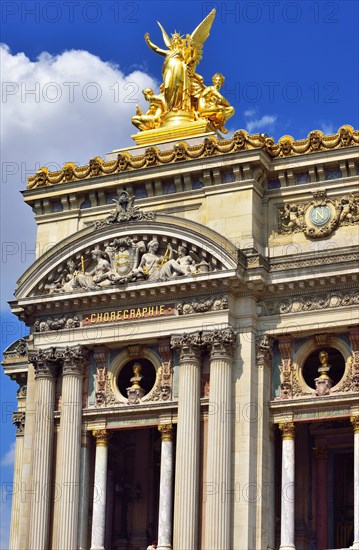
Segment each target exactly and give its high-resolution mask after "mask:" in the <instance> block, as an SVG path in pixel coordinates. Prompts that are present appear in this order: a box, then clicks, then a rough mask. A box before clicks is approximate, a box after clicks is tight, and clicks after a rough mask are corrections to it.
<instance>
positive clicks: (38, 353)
mask: <svg viewBox="0 0 359 550" xmlns="http://www.w3.org/2000/svg"><path fill="white" fill-rule="evenodd" d="M28 357H29V361H30V363H32V364H33V365H34V369H35V379H36V380H38V379H39V378H53V377H54V376H55V365H56V361H57V356H56V348H49V349H45V350H44V349H38V350H31V351H29V356H28Z"/></svg>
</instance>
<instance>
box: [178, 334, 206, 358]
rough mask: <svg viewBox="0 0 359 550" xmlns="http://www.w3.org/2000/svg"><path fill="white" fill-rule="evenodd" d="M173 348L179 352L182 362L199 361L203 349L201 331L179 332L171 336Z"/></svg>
mask: <svg viewBox="0 0 359 550" xmlns="http://www.w3.org/2000/svg"><path fill="white" fill-rule="evenodd" d="M171 348H172V349H176V350H178V352H179V356H180V362H181V363H187V362H188V361H199V360H200V356H201V350H202V342H201V335H200V333H199V332H192V333H191V334H187V333H186V332H184V333H183V334H178V335H176V336H172V337H171Z"/></svg>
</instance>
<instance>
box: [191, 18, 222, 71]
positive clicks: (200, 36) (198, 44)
mask: <svg viewBox="0 0 359 550" xmlns="http://www.w3.org/2000/svg"><path fill="white" fill-rule="evenodd" d="M215 15H216V10H215V9H213V10H212V11H211V12H210V13H209V14H208V15H207V17H205V18H204V19H203V21H202V23H200V24H199V25H198V27H197V28H196V29H195V30H194V31H193V33H192V34H191V39H192V43H193V46H194V47H195V48H196V65H198V63H199V62H200V61H201V59H202V49H203V44H204V43H205V41H206V40H207V38H208V37H209V33H210V30H211V27H212V23H213V20H214V17H215Z"/></svg>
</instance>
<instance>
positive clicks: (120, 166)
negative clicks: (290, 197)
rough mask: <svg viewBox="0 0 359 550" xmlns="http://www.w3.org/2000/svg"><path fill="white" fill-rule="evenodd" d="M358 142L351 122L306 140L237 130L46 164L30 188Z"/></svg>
mask: <svg viewBox="0 0 359 550" xmlns="http://www.w3.org/2000/svg"><path fill="white" fill-rule="evenodd" d="M358 144H359V131H355V130H354V128H353V127H352V126H350V125H344V126H341V127H340V128H339V130H338V132H337V133H336V134H332V135H328V136H324V135H323V133H322V132H321V131H319V130H313V131H312V132H310V133H309V134H308V137H307V138H306V139H302V140H298V141H295V140H294V139H293V138H292V137H291V136H283V137H281V138H280V139H279V141H278V143H275V141H274V139H273V138H271V137H268V136H267V135H266V134H263V135H262V134H252V135H249V134H248V133H247V132H246V131H245V130H237V131H236V132H235V133H234V134H233V137H232V138H231V139H226V140H221V141H217V140H216V139H215V138H205V139H204V141H203V143H202V144H200V145H195V146H189V145H187V143H178V144H176V145H175V146H174V147H173V149H170V150H167V151H159V150H158V149H157V148H156V147H149V148H148V149H146V151H145V154H144V155H138V156H131V155H130V154H129V153H120V154H118V155H117V158H116V159H115V160H111V161H104V160H103V159H102V158H101V157H94V158H92V159H90V161H89V164H88V165H87V166H76V165H75V164H74V163H72V162H68V163H66V164H65V165H64V166H63V168H62V169H61V170H58V171H56V172H49V170H48V169H47V168H46V167H43V168H40V169H39V170H38V171H37V172H36V174H35V175H34V176H30V177H29V178H28V184H27V189H35V188H39V187H45V186H49V185H56V184H58V183H67V182H71V181H76V180H81V179H88V178H94V177H98V176H105V175H109V174H116V173H119V172H125V171H128V170H136V169H141V168H147V167H149V166H161V165H163V164H170V163H174V162H179V161H185V160H192V159H198V158H203V157H210V156H213V155H223V154H228V153H233V152H236V151H243V150H248V149H256V148H261V149H264V150H265V151H266V152H267V153H268V154H269V155H270V156H271V157H272V158H277V157H288V156H293V155H302V154H307V153H315V152H317V151H328V150H331V149H336V148H340V147H348V146H349V145H358Z"/></svg>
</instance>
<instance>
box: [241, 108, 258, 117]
mask: <svg viewBox="0 0 359 550" xmlns="http://www.w3.org/2000/svg"><path fill="white" fill-rule="evenodd" d="M243 114H244V116H245V117H247V118H249V117H253V116H256V114H257V109H247V110H246V111H244V113H243Z"/></svg>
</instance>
